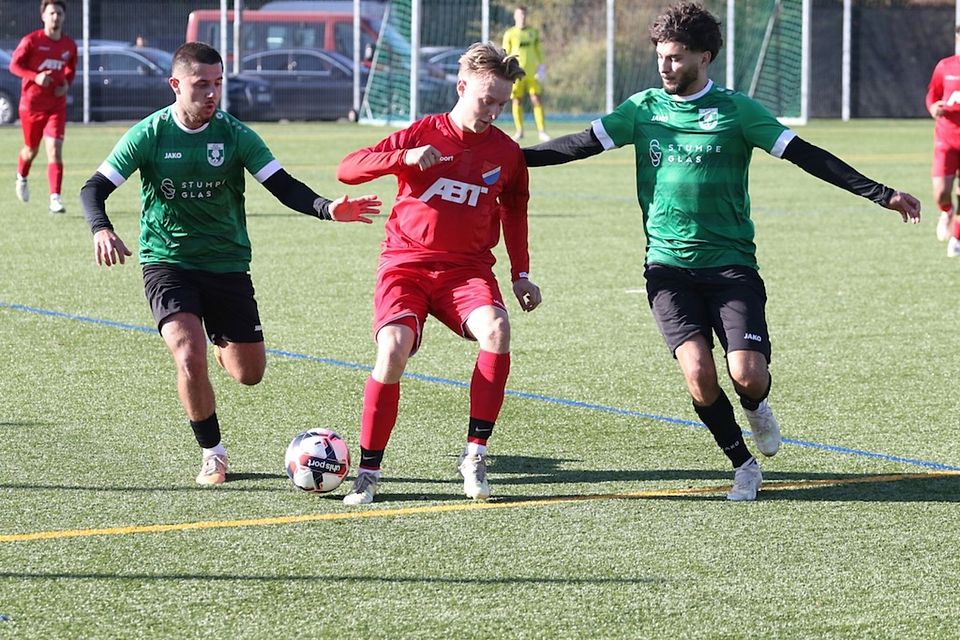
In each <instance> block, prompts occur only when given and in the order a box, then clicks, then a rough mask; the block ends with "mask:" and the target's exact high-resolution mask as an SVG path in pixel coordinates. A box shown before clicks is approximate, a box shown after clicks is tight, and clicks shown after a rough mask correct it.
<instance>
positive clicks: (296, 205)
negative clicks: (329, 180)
mask: <svg viewBox="0 0 960 640" xmlns="http://www.w3.org/2000/svg"><path fill="white" fill-rule="evenodd" d="M263 186H264V187H266V188H267V191H269V192H270V193H272V194H273V196H274V197H275V198H276V199H277V200H279V201H280V202H281V203H283V204H284V205H285V206H287V207H290V208H291V209H293V210H294V211H299V212H300V213H305V214H307V215H308V216H313V217H315V218H320V219H321V220H332V219H333V216H331V215H330V200H327V199H326V198H324V197H323V196H321V195H319V194H317V193H316V192H315V191H314V190H313V189H311V188H310V187H308V186H307V185H305V184H303V183H302V182H300V181H299V180H297V179H296V178H294V177H293V176H291V175H290V174H289V173H287V172H286V171H285V170H283V169H280V170H279V171H277V172H276V173H274V174H273V175H272V176H270V177H269V178H267V179H266V180H264V181H263Z"/></svg>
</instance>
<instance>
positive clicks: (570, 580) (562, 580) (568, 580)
mask: <svg viewBox="0 0 960 640" xmlns="http://www.w3.org/2000/svg"><path fill="white" fill-rule="evenodd" d="M5 578H7V579H10V578H12V579H26V580H57V579H64V580H115V581H122V582H128V581H129V582H140V581H153V580H156V581H163V580H170V581H181V580H191V581H197V582H209V581H215V582H234V581H237V582H301V581H303V582H316V583H317V584H321V583H323V584H328V583H331V582H338V583H345V584H349V583H352V582H356V583H388V584H455V585H478V584H480V585H483V584H489V585H495V584H502V585H511V584H543V585H558V586H561V587H562V586H563V585H570V584H574V585H578V584H584V585H594V584H597V585H603V584H610V585H628V584H660V583H665V582H666V581H665V580H664V579H663V578H650V577H623V578H582V577H581V578H578V577H573V576H571V577H559V578H546V577H544V578H538V577H530V576H523V577H512V578H483V577H478V576H475V575H465V576H462V577H461V576H453V577H439V576H437V577H435V576H383V575H375V576H342V575H334V574H323V575H300V576H296V575H285V576H277V575H230V574H209V573H203V574H191V573H168V574H150V573H128V574H115V573H65V572H64V573H54V572H51V573H40V572H17V571H0V580H3V579H5Z"/></svg>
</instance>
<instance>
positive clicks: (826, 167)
mask: <svg viewBox="0 0 960 640" xmlns="http://www.w3.org/2000/svg"><path fill="white" fill-rule="evenodd" d="M781 157H782V158H784V159H785V160H789V161H790V162H792V163H793V164H795V165H797V166H798V167H800V168H801V169H803V170H804V171H806V172H807V173H809V174H810V175H812V176H815V177H817V178H820V179H821V180H823V181H825V182H829V183H830V184H832V185H834V186H837V187H840V188H841V189H845V190H846V191H849V192H850V193H853V194H856V195H858V196H861V197H863V198H866V199H868V200H872V201H873V202H876V203H877V204H879V205H880V206H881V207H884V208H886V209H891V210H893V211H896V212H898V213H899V214H900V217H901V218H903V221H904V222H913V223H914V224H916V223H918V222H920V201H919V200H917V199H916V198H915V197H913V196H912V195H910V194H909V193H906V192H903V191H896V190H894V189H891V188H890V187H888V186H886V185H882V184H880V183H879V182H875V181H873V180H871V179H870V178H868V177H866V176H864V175H863V174H861V173H860V172H859V171H857V170H856V169H854V168H853V167H851V166H850V165H848V164H847V163H846V162H844V161H843V160H841V159H840V158H838V157H837V156H835V155H833V154H832V153H830V152H829V151H827V150H825V149H821V148H820V147H818V146H816V145H812V144H810V143H809V142H807V141H806V140H804V139H802V138H800V137H795V138H793V139H792V140H791V141H790V142H789V144H787V148H786V149H784V151H783V155H782V156H781Z"/></svg>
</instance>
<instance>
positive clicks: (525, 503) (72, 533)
mask: <svg viewBox="0 0 960 640" xmlns="http://www.w3.org/2000/svg"><path fill="white" fill-rule="evenodd" d="M956 475H960V472H955V471H945V472H937V473H898V474H891V475H880V476H864V477H858V478H836V479H824V480H799V481H796V482H777V483H767V484H765V485H764V490H765V491H768V492H769V491H771V490H778V489H779V490H784V489H809V488H814V487H826V486H841V485H848V484H863V483H869V482H896V481H900V480H913V479H918V478H937V477H945V476H956ZM728 489H729V485H720V486H712V487H688V488H684V489H651V490H647V491H636V492H629V493H607V494H596V495H585V496H565V497H562V498H542V499H536V500H511V501H506V500H505V501H503V502H497V501H493V502H467V503H459V504H445V505H433V506H426V507H404V508H400V509H370V510H363V511H349V512H346V513H314V514H304V515H296V516H277V517H272V518H249V519H244V520H211V521H203V522H182V523H179V524H153V525H143V526H131V527H108V528H102V529H66V530H61V531H36V532H33V533H16V534H10V535H0V543H2V542H29V541H33V540H57V539H62V538H89V537H93V536H118V535H127V534H132V533H165V532H168V531H191V530H196V529H221V528H237V527H263V526H269V525H283V524H299V523H303V522H320V521H329V520H357V519H360V518H390V517H395V516H410V515H420V514H427V513H447V512H452V511H477V510H480V509H513V508H517V507H541V506H550V505H555V504H569V503H574V502H586V501H591V500H625V499H636V498H664V497H682V496H690V495H709V494H714V493H724V492H726V491H727V490H728Z"/></svg>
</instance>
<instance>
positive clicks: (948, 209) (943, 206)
mask: <svg viewBox="0 0 960 640" xmlns="http://www.w3.org/2000/svg"><path fill="white" fill-rule="evenodd" d="M937 206H938V207H939V208H940V211H941V212H942V213H951V214H952V213H953V205H952V204H947V203H944V202H940V203H937Z"/></svg>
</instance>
